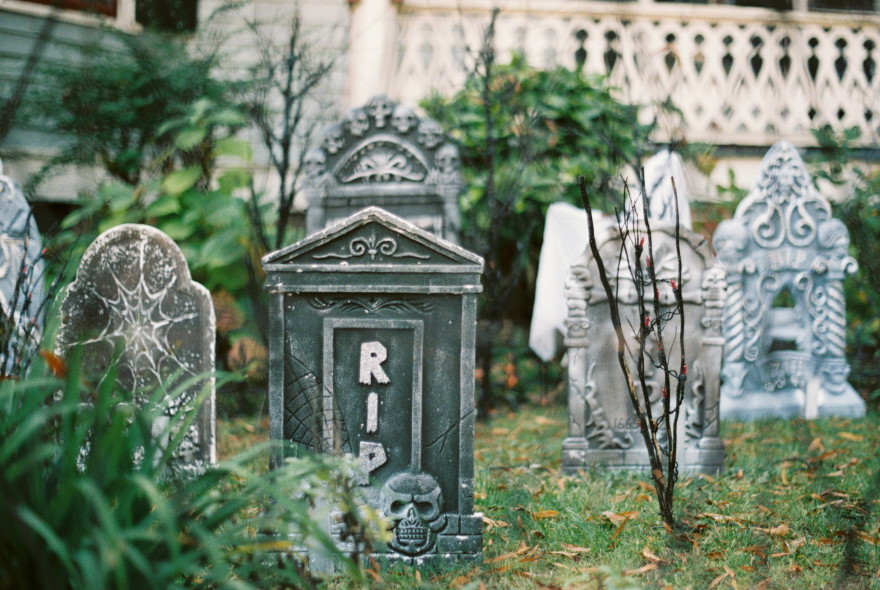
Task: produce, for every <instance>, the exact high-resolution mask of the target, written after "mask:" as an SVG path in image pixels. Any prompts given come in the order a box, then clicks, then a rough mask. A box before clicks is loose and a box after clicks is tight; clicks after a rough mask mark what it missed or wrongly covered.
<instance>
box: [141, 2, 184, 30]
mask: <svg viewBox="0 0 880 590" xmlns="http://www.w3.org/2000/svg"><path fill="white" fill-rule="evenodd" d="M196 7H197V2H196V0H137V8H136V9H135V19H136V20H137V22H139V23H140V24H142V25H144V27H146V28H148V29H154V30H158V31H173V32H184V31H194V30H195V28H196Z"/></svg>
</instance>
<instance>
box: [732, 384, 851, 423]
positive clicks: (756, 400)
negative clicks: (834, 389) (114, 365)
mask: <svg viewBox="0 0 880 590" xmlns="http://www.w3.org/2000/svg"><path fill="white" fill-rule="evenodd" d="M809 407H810V404H809V402H808V395H807V392H806V389H789V390H781V391H772V392H766V391H755V392H746V393H744V394H743V395H742V396H741V397H740V396H737V397H734V396H731V395H730V394H725V391H724V387H722V388H721V419H722V420H738V421H743V422H747V421H751V420H761V419H766V418H783V419H786V418H807V419H813V418H827V417H831V416H840V417H843V418H861V417H863V416H864V415H865V402H864V400H862V398H861V397H860V396H859V394H858V393H856V391H855V390H854V389H853V388H852V387H851V386H849V384H847V386H846V388H845V390H844V391H842V392H840V393H836V394H832V393H829V392H827V391H823V390H819V392H818V395H817V403H816V405H815V410H814V412H812V413H811V412H810V410H809Z"/></svg>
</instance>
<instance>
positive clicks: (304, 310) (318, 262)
mask: <svg viewBox="0 0 880 590" xmlns="http://www.w3.org/2000/svg"><path fill="white" fill-rule="evenodd" d="M482 266H483V261H482V259H481V258H480V257H478V256H476V255H475V254H472V253H470V252H468V251H466V250H464V249H462V248H460V247H458V246H455V245H454V244H451V243H449V242H446V241H444V240H441V239H439V238H437V237H436V236H434V235H432V234H430V233H428V232H425V231H423V230H420V229H419V228H417V227H415V226H414V225H412V224H410V223H408V222H406V221H404V220H403V219H401V218H399V217H396V216H394V215H391V214H390V213H387V212H385V211H383V210H381V209H378V208H375V207H374V208H368V209H366V210H363V211H361V212H360V213H357V214H355V215H353V216H351V217H350V218H348V219H346V220H344V221H343V222H341V223H339V224H337V225H335V226H332V227H330V228H328V229H326V230H323V231H321V232H318V233H317V234H314V235H312V236H310V237H308V238H306V239H305V240H303V241H301V242H298V243H296V244H294V245H292V246H289V247H287V248H285V249H283V250H280V251H278V252H275V253H272V254H270V255H268V256H266V257H265V258H264V259H263V267H264V269H265V271H266V275H267V277H266V289H267V290H268V291H269V293H270V294H271V297H272V302H271V315H270V319H271V333H270V341H269V351H270V361H269V362H270V370H269V402H270V403H269V420H270V429H271V436H272V438H273V439H277V440H284V441H293V442H295V443H298V448H304V449H309V450H311V451H314V452H320V453H332V454H337V455H342V454H344V455H349V456H352V457H356V458H357V461H358V463H359V465H360V467H359V472H358V474H357V476H356V478H355V479H356V480H357V481H358V483H359V484H361V485H363V486H364V488H363V490H364V495H365V498H366V501H367V502H368V503H369V504H370V505H372V506H373V507H374V508H376V509H378V510H379V511H381V513H383V514H384V515H385V516H387V517H389V518H390V519H391V520H392V521H393V522H394V525H395V526H394V530H393V536H392V540H391V542H390V543H389V544H388V546H387V547H384V548H375V549H376V550H377V553H378V555H381V556H382V557H384V558H385V559H389V560H400V561H405V562H410V563H429V562H433V563H437V562H440V563H442V562H447V561H454V560H479V559H480V555H481V547H482V518H481V515H480V514H474V495H473V494H474V489H473V485H474V482H473V477H474V463H473V461H474V459H473V444H474V438H473V437H474V432H473V428H474V415H475V412H474V342H475V337H476V336H475V331H476V311H477V293H479V292H480V290H481V287H480V274H481V272H482ZM281 460H283V457H282V456H276V457H275V459H274V464H275V465H278V464H279V462H280V461H281ZM328 530H332V531H333V534H334V540H335V541H336V542H337V544H339V546H340V547H342V548H345V546H346V545H345V531H344V530H340V528H339V527H338V526H337V527H333V526H331V524H330V523H328Z"/></svg>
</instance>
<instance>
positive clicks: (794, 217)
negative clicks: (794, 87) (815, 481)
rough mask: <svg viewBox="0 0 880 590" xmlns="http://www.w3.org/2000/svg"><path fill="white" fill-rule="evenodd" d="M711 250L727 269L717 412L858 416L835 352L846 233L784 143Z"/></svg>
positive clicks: (860, 407) (841, 343) (846, 263)
mask: <svg viewBox="0 0 880 590" xmlns="http://www.w3.org/2000/svg"><path fill="white" fill-rule="evenodd" d="M714 245H715V250H716V251H717V253H718V260H719V263H720V264H721V265H722V266H723V267H724V268H725V269H726V271H727V295H726V301H725V306H724V339H725V347H724V370H723V380H724V383H723V385H722V387H721V409H722V412H721V414H722V416H723V417H724V418H731V419H755V418H760V417H768V416H781V417H790V416H802V415H806V416H807V417H816V416H824V415H842V416H862V415H864V413H865V404H864V402H863V401H862V399H861V398H860V397H859V396H858V394H857V393H856V392H855V391H854V390H853V388H852V387H851V386H850V385H849V383H847V381H846V379H847V376H848V375H849V364H848V363H847V362H846V359H845V358H844V356H843V355H844V347H845V346H846V313H845V312H846V307H845V302H844V297H843V278H844V277H845V276H846V275H848V274H851V273H853V272H855V271H856V270H857V264H856V261H855V259H853V258H852V257H850V256H849V253H848V247H849V233H848V232H847V230H846V227H845V226H844V224H843V222H841V221H840V220H838V219H834V218H832V217H831V207H830V205H829V204H828V201H827V200H826V199H825V198H824V197H822V196H821V195H820V194H819V193H818V192H816V190H815V189H814V188H813V184H812V179H811V178H810V175H809V173H808V172H807V170H806V167H805V166H804V161H803V159H802V158H801V156H800V154H799V153H798V151H797V150H796V149H795V147H794V146H792V145H791V144H790V143H788V142H784V141H783V142H779V143H777V144H776V145H774V146H773V147H772V148H770V151H769V152H767V155H766V156H764V160H763V162H762V163H761V175H760V178H759V180H758V184H757V186H756V187H755V189H754V190H753V191H752V192H751V193H749V195H748V196H747V197H746V198H745V200H743V202H742V203H740V205H739V207H737V209H736V214H735V215H734V217H733V219H729V220H726V221H723V222H721V223H720V224H719V225H718V228H717V230H716V231H715V236H714Z"/></svg>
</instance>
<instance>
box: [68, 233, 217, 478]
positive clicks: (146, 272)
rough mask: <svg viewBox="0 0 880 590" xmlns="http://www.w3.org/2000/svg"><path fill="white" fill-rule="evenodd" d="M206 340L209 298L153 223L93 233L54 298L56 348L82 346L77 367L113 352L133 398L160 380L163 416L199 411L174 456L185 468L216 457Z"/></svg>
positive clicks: (105, 360)
mask: <svg viewBox="0 0 880 590" xmlns="http://www.w3.org/2000/svg"><path fill="white" fill-rule="evenodd" d="M214 341H215V322H214V308H213V306H212V305H211V296H210V294H209V293H208V290H207V289H205V288H204V287H203V286H202V285H200V284H198V283H196V282H193V281H192V279H191V277H190V272H189V267H188V266H187V264H186V260H185V259H184V257H183V254H182V253H181V252H180V249H179V248H178V247H177V245H176V244H175V243H174V242H173V241H172V240H171V238H169V237H168V236H167V235H165V234H164V233H162V232H161V231H159V230H158V229H156V228H154V227H150V226H146V225H137V224H125V225H120V226H117V227H114V228H112V229H110V230H107V231H106V232H104V233H103V234H101V235H100V236H99V237H98V238H97V239H96V240H95V241H94V242H93V243H92V244H91V245H90V246H89V248H88V250H86V252H85V254H84V255H83V258H82V261H81V263H80V266H79V269H78V270H77V273H76V280H74V282H73V283H71V285H70V286H69V287H68V288H67V290H66V291H65V293H64V295H63V298H62V302H61V324H60V327H59V329H58V335H57V339H56V349H57V350H58V353H59V355H61V356H62V357H70V354H71V352H72V350H73V348H74V347H77V346H79V347H81V349H82V360H81V362H82V367H83V370H85V371H87V372H88V373H89V374H93V375H97V376H101V375H103V374H104V372H106V370H107V368H108V367H109V365H110V363H111V362H112V361H113V359H114V358H115V357H116V355H119V356H118V365H117V370H118V373H117V380H118V382H119V385H120V386H121V387H122V388H124V389H125V390H126V391H130V392H132V395H133V398H134V401H135V402H136V403H138V404H141V405H143V404H145V403H147V401H148V399H149V398H150V396H151V395H152V394H153V393H154V391H155V390H156V388H157V387H162V388H163V390H164V392H165V394H166V395H168V396H171V399H167V398H166V402H167V403H168V407H167V409H166V416H167V417H170V416H172V415H175V414H176V413H178V412H181V411H185V412H197V414H196V416H195V420H194V421H193V423H192V424H191V426H190V428H189V429H188V430H187V432H186V434H185V435H184V437H183V442H182V443H181V444H180V446H179V447H178V449H177V450H176V454H175V455H174V458H173V461H172V469H173V470H174V471H175V472H176V473H179V474H182V475H186V474H188V473H195V472H198V471H200V470H202V469H204V467H205V466H207V465H208V464H210V463H214V462H216V458H217V451H216V435H215V407H214V400H215V395H214V377H213V369H214ZM199 377H204V379H198V378H199ZM193 378H196V379H195V380H194V382H193V383H192V384H187V383H184V382H185V381H186V380H193ZM181 387H184V388H185V389H184V391H183V392H182V393H181V392H179V391H177V390H178V389H180V388H181ZM205 387H208V388H209V390H208V393H207V395H206V396H205V397H204V401H203V402H202V403H201V405H200V406H198V407H195V404H194V400H195V398H196V396H200V395H202V394H203V392H204V388H205ZM166 421H167V420H162V419H160V420H159V421H157V424H155V425H154V428H155V429H157V431H158V429H159V428H160V427H161V426H162V423H163V422H166ZM165 434H166V435H167V434H168V433H167V432H165Z"/></svg>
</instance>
